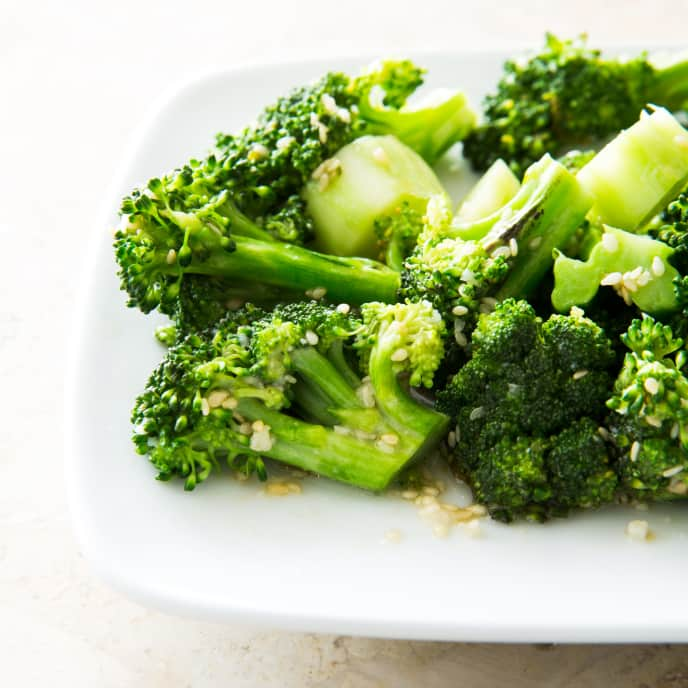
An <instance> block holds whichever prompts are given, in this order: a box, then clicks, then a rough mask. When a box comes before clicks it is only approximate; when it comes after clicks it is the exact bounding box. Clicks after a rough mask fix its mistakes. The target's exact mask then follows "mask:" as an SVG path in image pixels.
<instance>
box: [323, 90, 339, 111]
mask: <svg viewBox="0 0 688 688" xmlns="http://www.w3.org/2000/svg"><path fill="white" fill-rule="evenodd" d="M320 102H321V103H322V106H323V109H324V110H325V112H327V114H328V115H334V114H335V113H336V112H337V101H336V100H335V99H334V98H333V97H332V96H331V95H330V94H329V93H323V94H322V96H320Z"/></svg>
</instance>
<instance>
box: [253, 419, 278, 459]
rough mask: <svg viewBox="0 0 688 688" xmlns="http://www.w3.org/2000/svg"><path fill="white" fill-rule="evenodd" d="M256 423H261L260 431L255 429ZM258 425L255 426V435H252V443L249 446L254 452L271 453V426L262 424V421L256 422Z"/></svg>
mask: <svg viewBox="0 0 688 688" xmlns="http://www.w3.org/2000/svg"><path fill="white" fill-rule="evenodd" d="M256 423H260V424H261V427H260V429H259V430H256V429H255V425H256ZM256 423H254V424H253V427H252V429H253V431H254V432H253V434H252V435H251V441H250V443H249V446H250V447H251V449H253V451H256V452H265V451H270V449H272V444H273V442H272V437H270V426H269V425H265V424H264V423H262V421H256Z"/></svg>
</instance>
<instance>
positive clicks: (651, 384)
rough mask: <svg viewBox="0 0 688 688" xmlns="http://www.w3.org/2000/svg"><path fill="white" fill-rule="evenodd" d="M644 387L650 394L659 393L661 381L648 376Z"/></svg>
mask: <svg viewBox="0 0 688 688" xmlns="http://www.w3.org/2000/svg"><path fill="white" fill-rule="evenodd" d="M643 387H645V390H646V391H647V392H648V393H649V394H657V392H659V381H658V380H656V379H655V378H654V377H648V378H647V379H646V380H645V382H643Z"/></svg>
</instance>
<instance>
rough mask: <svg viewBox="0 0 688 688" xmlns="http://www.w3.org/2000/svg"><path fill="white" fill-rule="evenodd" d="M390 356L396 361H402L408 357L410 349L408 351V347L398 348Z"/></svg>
mask: <svg viewBox="0 0 688 688" xmlns="http://www.w3.org/2000/svg"><path fill="white" fill-rule="evenodd" d="M390 358H391V359H392V361H394V362H395V363H400V362H401V361H405V360H406V359H407V358H408V351H406V349H397V350H396V351H394V352H393V353H392V355H391V356H390Z"/></svg>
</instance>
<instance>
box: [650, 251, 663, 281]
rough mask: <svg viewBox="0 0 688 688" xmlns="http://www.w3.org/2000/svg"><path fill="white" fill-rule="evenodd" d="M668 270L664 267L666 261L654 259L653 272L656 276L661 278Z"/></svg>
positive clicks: (657, 257)
mask: <svg viewBox="0 0 688 688" xmlns="http://www.w3.org/2000/svg"><path fill="white" fill-rule="evenodd" d="M665 270H666V266H665V265H664V261H663V260H662V259H661V258H660V257H659V256H655V257H654V258H653V259H652V272H653V274H655V275H656V276H657V277H661V276H662V275H663V274H664V272H665Z"/></svg>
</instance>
